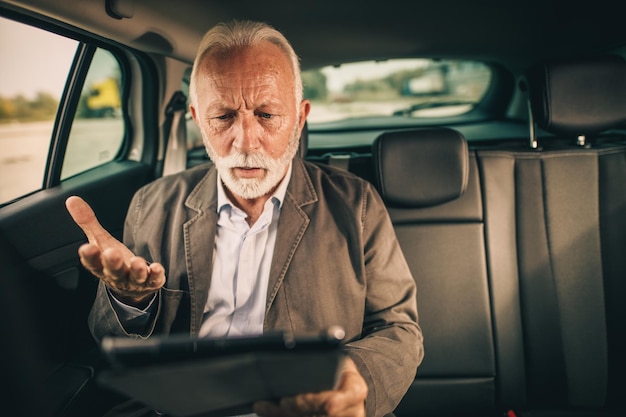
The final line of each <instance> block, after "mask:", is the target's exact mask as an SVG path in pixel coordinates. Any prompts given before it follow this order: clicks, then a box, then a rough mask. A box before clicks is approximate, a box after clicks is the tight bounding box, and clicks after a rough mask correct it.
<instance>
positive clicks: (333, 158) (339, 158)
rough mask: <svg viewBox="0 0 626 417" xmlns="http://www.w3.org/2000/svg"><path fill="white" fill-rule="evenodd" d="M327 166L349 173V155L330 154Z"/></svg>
mask: <svg viewBox="0 0 626 417" xmlns="http://www.w3.org/2000/svg"><path fill="white" fill-rule="evenodd" d="M328 165H330V166H333V167H337V168H341V169H345V170H346V171H349V167H350V154H331V155H330V156H329V157H328Z"/></svg>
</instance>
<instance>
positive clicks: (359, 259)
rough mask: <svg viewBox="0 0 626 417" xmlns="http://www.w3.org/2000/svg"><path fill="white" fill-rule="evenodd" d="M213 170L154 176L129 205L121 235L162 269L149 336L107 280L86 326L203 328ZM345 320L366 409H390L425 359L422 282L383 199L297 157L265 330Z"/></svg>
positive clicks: (213, 217)
mask: <svg viewBox="0 0 626 417" xmlns="http://www.w3.org/2000/svg"><path fill="white" fill-rule="evenodd" d="M216 175H217V171H216V170H215V168H214V167H213V166H212V165H210V164H208V165H205V166H202V167H198V168H194V169H190V170H187V171H184V172H182V173H179V174H175V175H172V176H167V177H163V178H160V179H158V180H156V181H154V182H153V183H151V184H148V185H147V186H145V187H143V188H142V189H140V190H139V191H138V192H137V193H136V194H135V196H134V198H133V201H132V202H131V205H130V208H129V211H128V214H127V217H126V224H125V228H124V242H125V243H126V245H128V247H129V248H130V249H131V250H133V251H134V252H135V253H136V254H137V255H140V256H143V257H145V258H146V259H148V260H149V261H152V262H160V263H161V264H163V266H164V267H165V271H166V277H167V282H166V285H165V287H164V288H162V289H161V291H160V293H159V295H158V297H159V298H158V302H159V305H158V311H157V312H156V314H155V316H154V317H153V318H152V320H151V321H150V325H149V326H148V328H146V329H144V331H143V332H140V333H142V334H131V333H130V332H127V330H126V329H125V328H124V327H123V326H122V325H121V324H120V322H119V320H118V319H117V317H116V315H115V312H114V310H113V308H112V306H111V303H110V300H109V298H108V296H107V293H106V291H105V288H104V285H102V284H101V285H100V287H99V289H98V294H97V296H96V301H95V303H94V305H93V308H92V311H91V314H90V318H89V324H90V328H91V330H92V333H93V334H94V336H95V337H96V339H101V338H102V337H103V336H105V335H117V336H122V335H123V336H130V337H148V336H150V335H151V334H155V333H159V334H170V333H180V332H184V333H187V334H190V335H197V334H198V331H199V329H200V325H201V321H202V316H203V313H204V306H205V303H206V299H207V294H208V291H209V288H210V286H211V271H212V255H213V247H214V238H215V229H216V223H217V212H216V210H217V207H216V206H217V191H216V183H217V176H216ZM331 325H339V326H342V327H343V328H344V329H345V331H346V338H347V340H349V342H348V343H347V344H346V346H345V350H346V351H347V353H348V354H349V355H350V357H351V358H352V359H353V360H354V362H355V363H356V365H357V367H358V369H359V371H360V372H361V374H362V375H363V377H364V378H365V380H366V381H367V383H368V388H369V394H368V399H367V415H368V416H381V415H384V414H385V413H389V412H391V411H392V410H393V409H394V408H395V407H396V405H397V404H398V402H399V401H400V399H401V398H402V396H403V395H404V393H405V392H406V390H407V389H408V387H409V385H410V384H411V382H412V381H413V379H414V377H415V372H416V369H417V367H418V365H419V364H420V362H421V360H422V357H423V343H422V333H421V330H420V328H419V326H418V324H417V307H416V288H415V283H414V280H413V277H412V275H411V272H410V271H409V268H408V266H407V263H406V261H405V259H404V256H403V254H402V252H401V249H400V246H399V244H398V242H397V240H396V236H395V232H394V230H393V226H392V224H391V222H390V220H389V216H388V214H387V211H386V209H385V206H384V204H383V202H382V200H381V198H380V196H379V195H378V193H377V192H376V190H375V189H374V188H373V187H372V185H371V184H370V183H368V182H366V181H364V180H362V179H360V178H358V177H356V176H354V175H352V174H350V173H348V172H346V171H344V170H340V169H335V168H332V167H327V166H318V165H315V164H312V163H309V162H305V161H303V160H302V159H300V158H295V159H294V163H293V171H292V177H291V181H290V183H289V186H288V189H287V194H286V196H285V200H284V203H283V206H282V209H281V214H280V220H279V225H278V238H277V242H276V248H275V252H274V258H273V260H272V266H271V272H270V280H269V287H268V292H267V307H266V314H265V322H264V329H266V330H287V331H293V332H301V331H310V330H319V329H323V328H326V327H329V326H331Z"/></svg>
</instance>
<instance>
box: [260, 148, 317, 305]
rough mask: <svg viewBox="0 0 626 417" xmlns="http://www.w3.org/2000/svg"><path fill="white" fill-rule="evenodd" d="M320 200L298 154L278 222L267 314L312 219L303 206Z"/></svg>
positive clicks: (268, 291) (268, 290) (268, 289)
mask: <svg viewBox="0 0 626 417" xmlns="http://www.w3.org/2000/svg"><path fill="white" fill-rule="evenodd" d="M316 201H317V194H316V193H315V190H314V188H313V184H312V182H311V178H310V177H309V174H308V172H307V170H306V168H305V166H304V162H303V161H302V159H300V158H294V160H293V170H292V174H291V179H290V182H289V186H288V188H287V194H286V195H285V200H284V202H283V206H282V208H281V211H280V219H279V222H278V238H277V239H276V246H275V248H274V256H273V258H272V266H271V270H270V277H269V283H268V288H267V305H266V309H265V315H266V316H267V313H268V311H269V309H270V307H271V306H272V303H273V301H274V298H275V297H276V294H277V293H278V289H279V288H280V286H281V284H282V282H283V280H284V279H285V274H286V272H287V269H288V268H289V265H290V263H291V259H292V258H293V254H294V253H295V251H296V248H297V247H298V245H299V244H300V241H301V240H302V236H303V235H304V232H305V231H306V229H307V227H308V225H309V222H310V218H309V216H308V215H307V214H306V213H305V212H304V211H303V210H302V207H303V206H305V205H307V204H312V203H315V202H316Z"/></svg>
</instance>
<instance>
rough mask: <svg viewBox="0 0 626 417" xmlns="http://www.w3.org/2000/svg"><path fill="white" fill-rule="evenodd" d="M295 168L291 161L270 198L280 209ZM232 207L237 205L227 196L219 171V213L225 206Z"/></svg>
mask: <svg viewBox="0 0 626 417" xmlns="http://www.w3.org/2000/svg"><path fill="white" fill-rule="evenodd" d="M292 167H293V161H289V167H288V168H287V173H286V174H285V176H284V177H283V179H282V180H280V183H279V184H278V187H277V188H276V190H275V191H274V194H272V196H271V197H270V199H271V200H274V201H276V202H278V207H282V205H283V200H284V199H285V195H286V194H287V186H288V185H289V180H290V179H291V171H292ZM227 205H230V206H232V207H234V206H235V205H234V204H233V203H232V201H230V198H228V196H227V195H226V191H225V190H224V184H223V183H222V178H221V176H220V173H219V171H218V172H217V212H218V213H219V212H220V211H221V210H222V208H224V206H227Z"/></svg>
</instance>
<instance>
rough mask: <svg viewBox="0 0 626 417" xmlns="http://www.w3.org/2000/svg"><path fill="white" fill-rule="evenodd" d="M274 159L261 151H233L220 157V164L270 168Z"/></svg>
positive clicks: (233, 166) (236, 166)
mask: <svg viewBox="0 0 626 417" xmlns="http://www.w3.org/2000/svg"><path fill="white" fill-rule="evenodd" d="M274 163H275V161H273V160H272V159H271V158H270V157H268V156H267V155H264V154H261V153H242V152H233V153H231V154H229V155H227V156H224V157H220V165H222V166H224V167H226V168H262V169H269V168H272V167H273V165H274Z"/></svg>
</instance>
